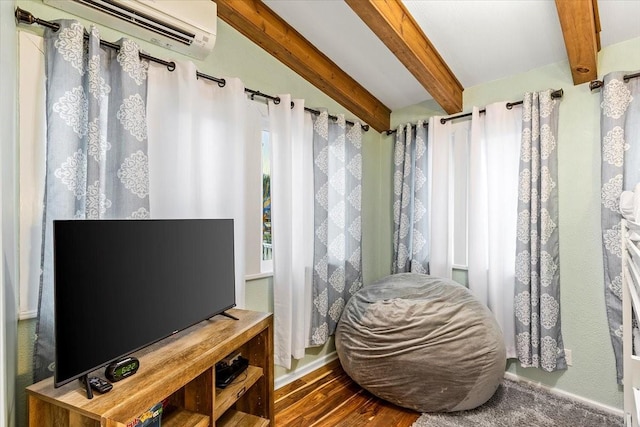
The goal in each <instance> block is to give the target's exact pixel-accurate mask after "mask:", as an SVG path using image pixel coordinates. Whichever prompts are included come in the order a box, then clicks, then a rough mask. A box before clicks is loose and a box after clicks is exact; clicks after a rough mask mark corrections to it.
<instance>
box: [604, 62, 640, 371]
mask: <svg viewBox="0 0 640 427" xmlns="http://www.w3.org/2000/svg"><path fill="white" fill-rule="evenodd" d="M626 74H632V73H630V72H613V73H610V74H607V75H606V76H605V77H604V79H603V81H604V87H603V89H602V91H601V103H600V107H601V112H600V114H601V115H600V138H601V146H602V174H601V179H602V188H601V204H602V205H601V207H600V209H601V216H602V219H601V221H602V224H601V226H602V252H603V258H604V259H603V262H604V285H605V290H604V292H605V305H606V307H607V318H608V319H609V333H610V335H611V343H612V345H613V350H614V354H615V358H616V374H617V379H618V384H622V374H623V367H622V246H621V243H620V219H621V218H622V217H621V215H620V202H619V201H620V194H621V193H622V191H623V190H633V188H634V186H635V184H636V183H637V182H639V181H640V169H639V168H638V165H639V164H640V79H637V78H636V79H630V80H629V81H626V82H625V81H624V76H625V75H626Z"/></svg>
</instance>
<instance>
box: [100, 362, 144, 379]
mask: <svg viewBox="0 0 640 427" xmlns="http://www.w3.org/2000/svg"><path fill="white" fill-rule="evenodd" d="M139 367H140V362H139V361H138V359H136V358H135V357H125V358H124V359H120V360H116V361H115V362H113V363H111V364H109V365H107V368H106V369H105V371H104V376H105V377H107V379H108V380H109V381H111V382H116V381H120V380H121V379H124V378H127V377H129V376H131V375H133V374H135V373H136V372H137V371H138V368H139Z"/></svg>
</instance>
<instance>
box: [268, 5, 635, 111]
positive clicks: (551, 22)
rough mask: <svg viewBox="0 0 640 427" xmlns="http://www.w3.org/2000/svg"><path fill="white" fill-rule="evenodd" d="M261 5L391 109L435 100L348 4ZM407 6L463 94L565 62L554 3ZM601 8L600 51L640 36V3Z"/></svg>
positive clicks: (565, 57) (562, 41)
mask: <svg viewBox="0 0 640 427" xmlns="http://www.w3.org/2000/svg"><path fill="white" fill-rule="evenodd" d="M264 3H266V4H267V6H269V7H270V8H271V9H273V11H274V12H276V13H277V14H278V15H280V16H281V17H282V18H283V19H284V20H286V21H287V22H288V23H289V24H290V25H291V26H292V27H294V28H295V29H296V30H297V31H298V32H299V33H300V34H302V35H303V36H304V37H305V38H306V39H307V40H309V41H310V42H311V43H312V44H314V45H315V46H316V47H317V48H318V49H319V50H320V51H322V52H323V53H324V54H325V55H327V56H328V57H329V58H331V60H332V61H333V62H335V63H336V64H337V65H338V66H339V67H340V68H342V69H343V70H344V71H345V72H346V73H347V74H349V75H350V76H351V77H353V78H354V79H355V80H357V81H358V82H359V83H360V84H361V85H362V86H364V87H365V88H366V89H367V90H369V92H371V93H372V94H373V95H374V96H376V97H377V98H378V99H379V100H380V101H382V102H383V103H384V104H385V105H386V106H387V107H389V108H390V109H391V110H396V109H399V108H402V107H406V106H409V105H413V104H417V103H419V102H422V101H426V100H428V99H431V98H432V97H431V96H430V95H429V93H428V92H427V91H426V90H425V89H424V87H423V86H422V85H421V84H420V83H418V82H417V80H416V79H415V78H414V77H413V76H412V75H411V73H409V71H407V69H406V68H405V67H404V66H403V65H402V64H401V63H400V61H398V59H397V58H396V57H395V55H394V54H393V53H391V52H390V51H389V50H388V49H387V48H386V46H385V45H384V44H383V43H382V42H381V41H380V40H379V39H378V38H377V36H376V35H375V34H373V33H372V32H371V31H370V30H369V28H368V27H367V26H366V25H365V24H364V23H363V22H362V21H361V20H360V18H359V17H358V16H357V15H356V14H355V13H354V12H353V11H352V10H351V8H350V7H349V6H348V5H347V4H346V3H345V2H343V1H341V0H264ZM403 3H404V5H405V6H406V8H407V9H408V10H409V12H410V13H411V14H412V15H413V17H414V18H415V20H416V21H417V22H418V24H419V25H420V27H421V28H422V31H423V32H424V33H425V34H426V36H427V38H429V40H430V41H431V43H432V44H433V45H434V46H435V48H436V49H437V50H438V52H439V53H440V55H441V56H442V58H443V59H444V61H445V62H446V63H447V64H448V65H449V68H451V71H452V72H453V74H454V75H455V76H456V77H457V78H458V80H459V81H460V83H461V84H462V86H463V87H465V88H468V87H472V86H475V85H478V84H482V83H486V82H490V81H493V80H497V79H500V78H503V77H506V76H509V75H513V74H517V73H521V72H525V71H528V70H531V69H534V68H538V67H542V66H545V65H549V64H553V63H556V62H560V61H564V60H567V53H566V50H565V46H564V40H563V38H562V31H561V28H560V21H559V20H558V14H557V12H556V6H555V2H554V1H553V0H404V1H403ZM598 9H599V13H600V25H601V28H602V30H601V33H600V39H601V43H602V46H603V47H605V46H608V45H610V44H615V43H618V42H621V41H624V40H628V39H631V38H635V37H640V0H599V1H598ZM567 67H568V65H567Z"/></svg>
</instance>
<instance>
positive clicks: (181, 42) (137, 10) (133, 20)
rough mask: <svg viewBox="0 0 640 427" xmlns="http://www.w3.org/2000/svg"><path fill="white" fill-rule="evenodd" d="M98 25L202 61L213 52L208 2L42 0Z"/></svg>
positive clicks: (212, 14) (211, 12)
mask: <svg viewBox="0 0 640 427" xmlns="http://www.w3.org/2000/svg"><path fill="white" fill-rule="evenodd" d="M43 1H44V3H46V4H49V5H51V6H54V7H57V8H59V9H62V10H65V11H67V12H70V13H73V14H75V15H78V16H81V17H84V18H87V19H89V20H91V21H93V22H95V23H97V24H101V25H105V26H107V27H110V28H114V29H116V30H120V31H122V32H125V33H128V34H131V35H133V36H136V37H139V38H141V39H144V40H147V41H150V42H152V43H154V44H157V45H160V46H162V47H165V48H167V49H171V50H174V51H176V52H180V53H184V54H186V55H189V56H193V57H195V58H198V59H203V58H204V57H205V56H206V55H208V54H209V53H210V52H211V50H212V49H213V45H214V43H215V35H216V20H217V17H216V9H217V8H216V4H215V3H214V2H212V1H210V0H182V1H180V0H162V1H158V0H43Z"/></svg>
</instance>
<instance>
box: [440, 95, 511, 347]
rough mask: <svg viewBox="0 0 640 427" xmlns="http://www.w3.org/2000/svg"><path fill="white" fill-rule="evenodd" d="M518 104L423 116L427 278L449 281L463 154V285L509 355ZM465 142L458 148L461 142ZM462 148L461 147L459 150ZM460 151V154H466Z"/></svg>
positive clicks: (499, 104)
mask: <svg viewBox="0 0 640 427" xmlns="http://www.w3.org/2000/svg"><path fill="white" fill-rule="evenodd" d="M521 120H522V113H521V109H520V108H513V109H507V108H506V106H505V103H504V102H502V103H496V104H492V105H488V106H487V107H486V114H482V115H481V114H480V111H479V109H478V108H474V109H473V112H472V117H471V126H470V129H469V124H468V123H461V122H452V121H447V122H446V123H444V124H443V123H441V122H440V117H432V118H431V119H430V121H429V149H430V150H431V155H430V158H431V159H432V160H431V161H432V164H431V179H430V182H431V263H430V273H431V274H432V275H434V276H440V277H447V278H451V271H452V267H453V254H454V252H453V249H454V231H458V230H454V201H455V200H454V196H455V194H454V193H455V190H454V189H455V188H456V184H457V183H456V182H455V180H456V178H459V177H461V176H463V175H461V174H458V173H456V171H455V168H456V167H464V165H460V164H459V163H460V162H459V161H458V162H454V157H455V158H456V159H457V157H456V152H460V153H463V154H464V153H468V162H469V164H468V195H469V197H468V205H467V213H468V241H467V248H468V249H467V250H468V253H467V260H468V261H467V262H468V280H469V289H470V290H471V291H472V292H473V293H474V295H476V296H477V297H478V298H479V299H480V301H482V302H483V303H484V304H485V305H487V307H489V309H491V311H492V312H493V314H494V316H495V318H496V320H497V321H498V324H499V325H500V327H501V328H502V332H503V334H504V338H505V346H506V348H507V357H516V350H515V321H514V309H513V305H514V304H513V297H514V284H515V252H516V245H515V241H516V225H517V223H516V218H517V210H518V182H519V181H518V165H519V159H520V157H519V155H520V133H521V129H522V123H521ZM465 144H466V145H468V146H467V147H463V145H465ZM465 148H466V149H465ZM467 150H468V151H467Z"/></svg>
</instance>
